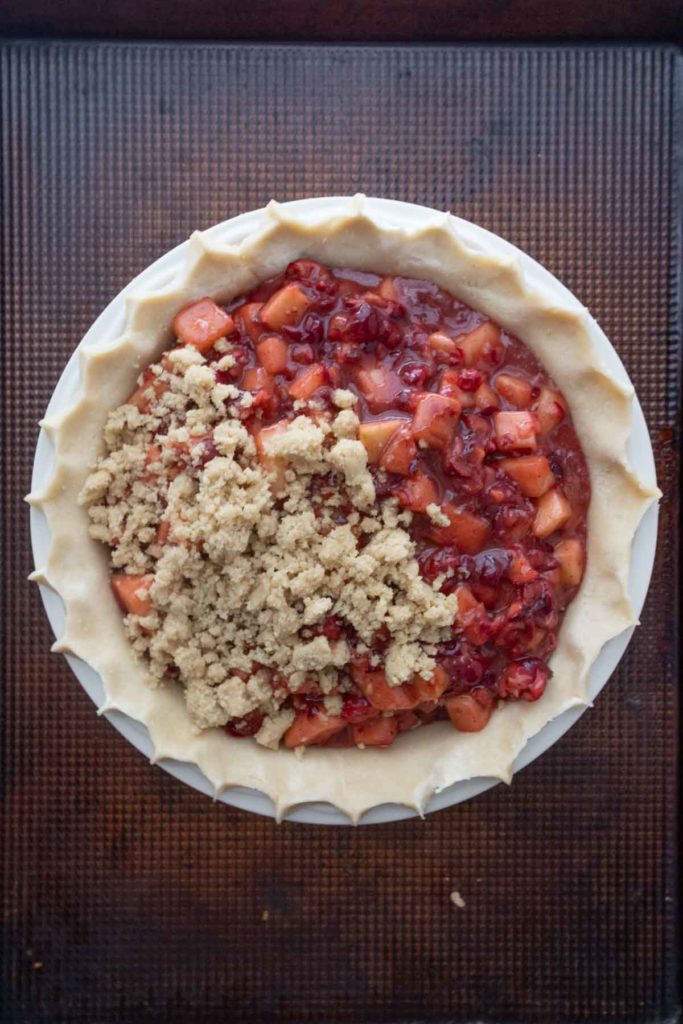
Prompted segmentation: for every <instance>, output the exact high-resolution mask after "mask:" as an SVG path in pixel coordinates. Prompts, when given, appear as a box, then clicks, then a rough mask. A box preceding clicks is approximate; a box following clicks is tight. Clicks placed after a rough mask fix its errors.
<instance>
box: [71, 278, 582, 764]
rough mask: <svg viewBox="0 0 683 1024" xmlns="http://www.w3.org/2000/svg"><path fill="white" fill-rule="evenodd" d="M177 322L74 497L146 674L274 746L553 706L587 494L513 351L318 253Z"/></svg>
mask: <svg viewBox="0 0 683 1024" xmlns="http://www.w3.org/2000/svg"><path fill="white" fill-rule="evenodd" d="M172 334H173V340H172V341H171V342H170V345H169V348H168V349H167V351H166V352H165V353H164V354H163V356H162V358H161V360H160V361H159V362H158V363H155V364H153V365H151V366H149V367H147V369H145V370H144V371H143V373H142V374H141V376H140V378H139V379H138V382H137V387H136V389H135V391H134V392H133V393H132V394H131V395H130V397H129V399H128V401H127V402H126V403H124V404H123V405H121V406H120V407H119V408H118V409H116V410H115V411H114V412H113V413H112V414H111V415H110V417H109V419H108V422H107V425H106V428H105V432H104V441H105V449H106V451H105V454H104V455H103V456H102V458H100V460H99V461H98V463H97V464H96V465H95V466H94V467H93V470H92V472H91V474H90V476H89V478H88V480H87V482H86V485H85V487H84V489H83V492H82V494H81V502H82V503H83V504H84V505H85V506H87V508H88V512H89V516H90V520H91V524H90V531H91V535H92V536H93V537H94V538H95V539H97V540H99V541H101V542H103V543H104V544H106V545H107V546H108V547H109V549H110V558H111V570H112V571H111V587H112V592H113V599H116V601H118V603H119V605H120V607H121V609H122V611H123V613H125V619H124V623H125V629H126V632H127V635H128V637H129V639H130V642H131V644H132V647H133V649H134V651H135V652H136V653H137V655H138V656H139V658H140V660H141V662H142V663H143V664H144V665H145V668H146V674H147V679H148V681H149V683H150V684H151V685H163V684H165V683H167V682H169V681H177V682H179V683H180V684H181V685H182V686H183V688H184V693H185V699H186V704H187V708H188V712H189V714H190V716H191V718H192V719H193V721H194V722H195V724H196V725H197V727H198V728H199V729H204V728H209V727H222V728H224V729H225V730H226V731H227V732H228V733H229V734H230V735H231V736H233V737H240V738H245V737H255V739H256V740H257V742H259V743H261V744H263V745H264V746H267V747H271V748H277V747H278V746H279V744H280V743H281V742H283V743H284V745H285V746H286V747H289V748H299V747H306V746H309V745H318V746H332V747H339V746H354V745H355V746H359V747H368V746H373V747H387V746H389V745H390V744H392V743H393V742H394V741H395V740H396V738H397V736H399V734H400V733H403V732H408V731H411V730H413V729H417V728H419V727H421V726H423V725H427V724H429V723H431V722H434V721H438V720H442V719H443V720H445V721H447V722H450V723H451V724H452V726H453V727H454V728H455V729H456V730H460V731H461V732H477V731H479V730H481V729H483V728H485V726H486V725H487V723H488V722H489V720H490V718H491V716H492V715H493V714H494V713H495V711H496V707H497V706H499V705H500V703H501V702H504V701H519V700H522V701H536V700H539V698H541V697H542V696H543V693H544V691H545V688H546V686H547V685H552V682H550V683H549V680H550V677H551V670H550V668H549V664H548V661H549V658H550V656H551V654H552V652H553V650H554V649H555V646H556V644H557V636H558V631H559V629H560V626H561V622H562V617H563V615H564V612H565V610H566V608H567V606H568V605H569V603H570V602H571V601H572V599H573V598H574V596H575V595H576V592H577V590H578V588H579V586H580V584H581V579H582V576H583V572H584V566H585V558H586V517H587V511H588V504H589V500H590V483H589V477H588V470H587V467H586V462H585V459H584V456H583V453H582V451H581V447H580V445H579V441H578V438H577V436H576V432H575V430H574V427H573V425H572V420H571V416H570V413H569V409H568V405H567V402H566V401H565V399H564V397H563V395H562V394H561V392H560V391H559V390H558V388H557V387H556V386H555V384H554V383H553V381H552V380H551V379H550V377H549V376H548V374H547V373H546V372H545V370H544V369H543V367H542V366H541V365H540V364H539V362H538V361H537V360H536V358H535V357H534V355H533V354H532V353H531V352H530V350H529V349H528V348H527V347H526V346H525V345H524V344H523V343H522V342H521V341H520V340H519V339H517V338H515V337H514V336H512V335H511V334H509V333H508V332H506V331H505V330H503V329H501V328H500V327H499V326H498V325H497V324H495V323H494V322H493V321H491V320H490V319H487V318H486V317H485V316H484V315H482V314H481V313H478V312H476V311H475V310H473V309H471V308H469V307H468V306H466V305H465V304H464V303H462V302H460V301H458V300H457V299H455V298H453V296H451V295H450V294H448V293H446V292H445V291H444V290H442V289H441V288H439V287H437V286H436V285H435V284H433V283H430V282H429V281H422V280H413V279H409V278H403V277H386V276H381V275H378V274H373V273H366V272H358V271H352V270H342V269H329V268H327V267H325V266H323V265H321V264H320V263H316V262H314V261H312V260H308V259H300V260H297V261H296V262H294V263H292V264H290V265H289V266H288V267H287V269H286V270H285V271H284V273H282V274H280V275H279V276H277V277H275V278H273V279H272V280H269V281H266V282H264V283H263V284H261V285H259V286H258V287H257V288H255V289H254V290H253V291H252V292H251V293H249V294H248V295H245V296H241V297H240V298H239V299H236V300H234V301H233V302H231V303H229V304H228V305H219V304H217V303H216V302H215V301H214V300H213V299H211V298H202V299H200V300H199V301H195V302H192V303H190V304H189V305H187V306H185V307H184V308H183V309H181V310H180V311H179V312H178V313H177V315H176V317H175V319H174V321H173V325H172Z"/></svg>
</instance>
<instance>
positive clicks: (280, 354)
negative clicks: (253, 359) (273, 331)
mask: <svg viewBox="0 0 683 1024" xmlns="http://www.w3.org/2000/svg"><path fill="white" fill-rule="evenodd" d="M256 351H257V353H258V357H259V360H260V362H261V366H262V367H263V368H264V370H267V371H268V373H272V374H276V373H282V371H283V370H284V369H285V368H286V366H287V343H286V342H285V341H283V339H282V338H278V337H277V335H271V336H270V337H268V338H263V339H262V340H261V341H259V343H258V344H257V346H256Z"/></svg>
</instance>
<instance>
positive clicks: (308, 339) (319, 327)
mask: <svg viewBox="0 0 683 1024" xmlns="http://www.w3.org/2000/svg"><path fill="white" fill-rule="evenodd" d="M282 333H283V334H285V335H286V336H287V337H288V338H290V339H291V340H292V341H299V342H303V343H305V344H308V345H318V344H320V342H321V341H322V340H323V338H324V336H325V326H324V324H323V321H322V319H321V318H320V317H319V316H318V314H317V313H312V312H309V313H306V314H305V316H304V317H303V319H302V320H301V322H300V323H298V324H296V325H295V326H287V325H284V326H283V327H282Z"/></svg>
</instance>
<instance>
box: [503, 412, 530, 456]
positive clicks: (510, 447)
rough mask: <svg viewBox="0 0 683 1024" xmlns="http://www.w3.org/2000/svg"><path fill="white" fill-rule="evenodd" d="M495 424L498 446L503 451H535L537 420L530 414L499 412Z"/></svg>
mask: <svg viewBox="0 0 683 1024" xmlns="http://www.w3.org/2000/svg"><path fill="white" fill-rule="evenodd" d="M493 423H494V427H495V431H496V445H497V446H498V448H500V450H501V451H533V450H534V448H535V447H536V420H535V418H534V416H533V414H532V413H530V412H526V411H524V412H497V413H494V416H493Z"/></svg>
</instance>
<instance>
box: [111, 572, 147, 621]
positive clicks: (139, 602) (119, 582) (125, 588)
mask: <svg viewBox="0 0 683 1024" xmlns="http://www.w3.org/2000/svg"><path fill="white" fill-rule="evenodd" d="M153 582H154V577H153V576H150V575H149V574H147V575H145V576H130V575H129V574H128V573H125V572H115V573H112V577H111V588H112V590H113V591H114V597H115V598H116V600H117V601H118V602H119V604H120V605H121V607H122V608H123V610H124V611H125V612H128V613H129V614H130V615H140V616H145V615H149V613H150V612H151V610H152V600H151V598H150V596H149V588H150V587H151V585H152V583H153Z"/></svg>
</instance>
